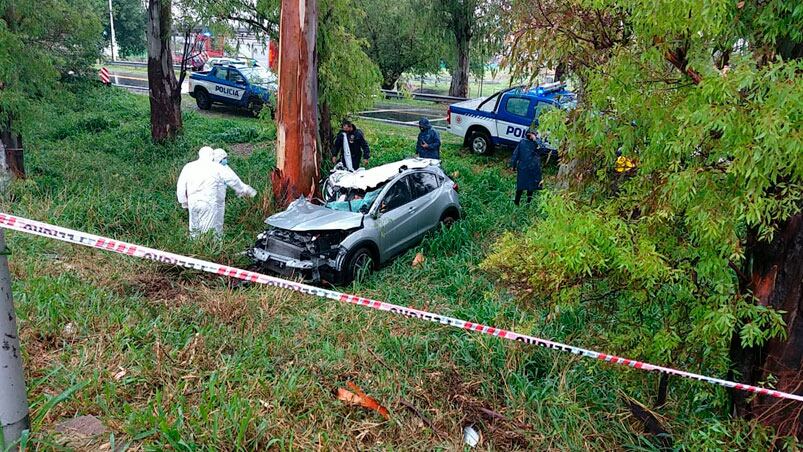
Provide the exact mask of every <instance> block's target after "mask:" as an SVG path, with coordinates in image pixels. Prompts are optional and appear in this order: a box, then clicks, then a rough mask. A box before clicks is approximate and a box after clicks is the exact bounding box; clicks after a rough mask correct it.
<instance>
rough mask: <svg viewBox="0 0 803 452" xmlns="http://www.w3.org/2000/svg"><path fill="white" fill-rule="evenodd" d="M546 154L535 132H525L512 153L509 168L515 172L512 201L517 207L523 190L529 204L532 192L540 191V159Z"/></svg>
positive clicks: (546, 151)
mask: <svg viewBox="0 0 803 452" xmlns="http://www.w3.org/2000/svg"><path fill="white" fill-rule="evenodd" d="M548 152H549V151H548V150H547V149H546V147H545V146H544V143H542V142H541V140H540V139H539V138H538V136H537V135H536V134H535V132H527V135H526V136H525V138H524V139H523V140H521V141H519V144H518V145H517V146H516V149H515V150H514V151H513V157H512V158H511V159H510V167H511V168H513V169H514V170H516V172H517V175H516V198H515V200H514V201H513V203H514V204H516V205H517V206H518V205H519V204H520V203H521V194H522V193H523V192H524V191H525V190H526V191H527V203H529V202H530V201H532V199H533V191H535V190H540V189H541V157H543V156H545V155H546V154H547V153H548Z"/></svg>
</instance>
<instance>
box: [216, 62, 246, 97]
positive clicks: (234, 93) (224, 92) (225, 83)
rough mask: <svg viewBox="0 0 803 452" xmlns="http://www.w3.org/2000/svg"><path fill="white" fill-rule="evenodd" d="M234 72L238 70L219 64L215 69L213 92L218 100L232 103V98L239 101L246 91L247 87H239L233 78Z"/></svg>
mask: <svg viewBox="0 0 803 452" xmlns="http://www.w3.org/2000/svg"><path fill="white" fill-rule="evenodd" d="M232 72H236V73H238V74H239V72H237V70H236V69H232V68H227V67H222V66H218V67H217V70H216V71H215V79H214V85H215V86H214V88H213V90H212V92H211V93H210V94H212V97H213V100H216V101H218V102H226V103H229V104H230V103H231V101H232V100H235V101H239V100H240V98H242V97H243V94H244V93H245V88H242V87H238V86H237V85H236V84H235V83H234V82H233V81H232V80H233V77H234V76H233V75H232Z"/></svg>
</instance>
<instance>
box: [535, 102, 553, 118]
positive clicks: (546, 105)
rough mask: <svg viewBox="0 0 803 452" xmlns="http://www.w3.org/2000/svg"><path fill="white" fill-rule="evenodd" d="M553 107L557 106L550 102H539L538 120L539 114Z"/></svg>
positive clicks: (536, 115) (536, 109)
mask: <svg viewBox="0 0 803 452" xmlns="http://www.w3.org/2000/svg"><path fill="white" fill-rule="evenodd" d="M553 108H555V106H554V105H552V104H550V103H548V102H538V103H537V104H535V120H536V121H537V120H538V117H539V116H541V115H542V114H544V113H546V112H548V111H549V110H551V109H553Z"/></svg>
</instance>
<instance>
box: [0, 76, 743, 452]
mask: <svg viewBox="0 0 803 452" xmlns="http://www.w3.org/2000/svg"><path fill="white" fill-rule="evenodd" d="M73 89H74V91H75V93H74V94H70V95H65V97H64V99H63V102H62V103H61V104H59V105H49V106H43V108H42V111H40V112H39V113H38V114H37V115H36V116H35V117H33V118H30V119H29V120H28V121H26V123H25V126H24V130H23V131H24V133H25V134H26V138H27V143H28V147H27V149H26V166H27V168H28V171H29V178H28V179H27V180H25V181H22V182H18V183H16V184H15V185H14V186H13V189H12V191H11V193H10V195H9V196H6V198H5V199H4V201H3V204H4V205H3V209H4V210H6V211H11V212H13V213H15V214H18V215H21V216H26V217H30V218H34V219H37V220H42V221H47V222H52V223H55V224H58V225H61V226H66V227H71V228H75V229H79V230H84V231H88V232H92V233H96V234H100V235H106V236H110V237H113V238H116V239H121V240H127V241H131V242H135V243H138V244H142V245H147V246H152V247H155V248H160V249H164V250H169V251H174V252H178V253H184V254H190V255H194V256H198V257H201V258H206V259H211V260H215V261H219V262H225V263H230V264H233V265H239V264H245V262H244V261H243V258H242V256H240V255H239V253H240V252H241V251H243V250H244V249H245V248H246V247H247V246H249V245H250V244H251V242H252V241H253V239H254V238H255V235H256V234H257V233H258V232H259V231H261V229H262V221H263V219H264V217H265V215H267V214H268V213H269V209H268V206H269V205H270V203H269V202H268V199H267V197H266V194H267V193H268V191H269V190H268V187H267V174H268V172H269V170H270V168H271V167H272V165H273V164H274V155H273V152H272V151H273V149H272V139H273V133H274V132H273V127H272V126H270V125H266V124H265V123H262V122H259V121H258V120H254V119H251V118H243V117H228V118H226V117H217V116H215V117H206V116H202V115H200V114H199V113H197V112H194V111H189V112H187V113H185V117H184V120H185V133H184V135H183V136H182V137H181V138H179V139H178V140H177V141H176V142H175V143H172V144H170V145H167V146H154V145H152V144H151V143H150V141H149V126H148V101H147V97H144V96H136V95H132V94H129V93H125V92H123V91H120V90H109V89H104V90H100V89H96V88H88V87H81V86H77V87H74V88H73ZM358 126H360V127H361V128H363V129H364V130H365V133H366V137H367V138H368V141H369V142H370V143H371V145H372V152H373V158H372V165H378V164H381V163H385V162H389V161H393V160H396V159H399V158H402V157H405V156H410V155H412V154H413V149H414V140H415V136H416V132H417V130H416V129H414V128H394V127H388V126H382V125H377V124H375V123H369V122H367V121H365V122H361V123H360V124H358ZM442 136H443V139H444V150H443V155H444V167H445V170H446V171H447V173H449V174H451V175H452V176H453V177H454V178H455V179H456V180H457V182H458V183H459V185H460V193H461V200H462V202H463V205H464V207H465V212H466V217H465V219H463V220H462V221H460V222H458V223H457V224H456V225H455V226H454V227H453V228H451V229H449V230H443V231H440V232H438V233H435V234H432V235H431V236H429V237H427V238H426V239H425V240H424V242H423V243H422V244H421V245H419V246H418V247H416V248H415V249H413V250H410V251H408V252H407V253H405V254H404V255H402V256H400V257H399V258H398V259H396V260H395V261H394V262H393V263H391V264H390V265H388V266H387V267H385V268H383V269H382V270H381V271H380V272H378V273H376V274H375V275H374V276H373V277H371V278H370V279H369V280H368V281H367V282H366V283H364V284H362V285H359V286H353V287H350V288H348V290H349V291H351V292H353V293H357V294H360V295H364V296H368V297H373V298H377V299H381V300H386V301H388V302H391V303H397V304H402V305H409V306H414V307H417V308H423V309H428V310H431V311H434V312H438V313H442V314H446V315H451V316H455V317H460V318H463V319H466V320H472V321H476V322H482V323H487V324H491V325H495V326H499V327H502V328H509V329H514V330H516V331H519V332H522V333H531V334H534V335H539V336H542V337H549V338H554V339H557V340H561V341H567V342H570V343H573V344H577V345H585V346H591V345H595V344H596V343H595V341H596V340H595V337H594V335H593V329H591V328H590V325H591V324H592V323H591V321H590V320H589V319H587V318H585V317H584V315H583V313H582V312H580V311H578V312H571V313H566V314H564V315H561V316H554V315H550V308H549V307H548V306H543V305H542V303H541V302H540V301H539V300H534V299H530V298H528V297H526V294H519V296H518V297H514V296H513V295H511V294H510V293H509V292H508V291H507V290H506V289H505V288H504V287H502V286H500V285H499V284H498V282H497V281H495V280H494V279H493V277H491V276H489V275H487V274H485V273H483V272H481V271H480V270H479V269H478V264H479V263H480V262H481V261H482V259H483V257H484V256H485V255H486V254H487V252H488V250H489V247H490V246H491V245H492V243H493V240H494V238H496V237H497V236H498V235H499V234H501V233H503V232H504V231H508V230H516V229H521V228H524V227H525V226H527V225H528V224H530V223H531V222H532V221H534V220H535V219H536V218H537V217H538V215H539V214H538V209H537V202H536V203H534V205H532V206H530V207H527V208H521V209H514V208H513V206H512V202H511V201H510V198H511V195H512V189H513V184H514V177H513V175H512V174H510V173H509V172H507V171H506V170H504V165H503V163H504V160H505V158H506V157H507V155H508V153H506V152H504V151H502V152H499V153H498V154H497V155H496V156H494V157H490V158H479V157H474V156H471V155H467V154H466V153H465V151H463V150H461V149H460V147H459V144H460V139H459V138H457V137H453V136H451V135H448V134H446V133H444V134H443V135H442ZM241 142H253V143H259V144H257V145H256V146H255V147H254V150H253V152H252V153H250V154H248V155H240V154H234V155H232V156H230V158H229V160H230V164H231V166H232V167H233V168H234V169H235V171H237V172H238V174H239V175H240V176H241V177H242V178H243V179H244V180H245V181H246V182H248V183H250V184H251V185H252V186H254V187H256V188H257V189H258V190H259V195H258V197H257V198H256V199H255V200H240V199H237V198H236V197H233V196H232V195H231V194H230V195H229V196H230V198H229V202H228V204H227V211H226V230H225V240H224V241H223V242H222V243H220V244H216V243H214V242H211V241H208V240H207V241H204V240H202V241H200V242H191V241H189V240H188V238H187V234H186V223H187V220H186V214H185V212H184V211H183V210H182V209H181V208H180V207H179V206H178V205H177V204H176V202H175V199H174V197H175V194H174V191H175V185H174V184H175V180H176V178H177V176H178V172H179V171H180V169H181V167H182V165H183V164H184V163H186V162H187V161H189V160H192V159H194V158H195V154H196V152H197V149H198V148H199V147H200V146H201V145H204V144H210V145H218V146H224V147H227V146H231V145H233V144H235V143H241ZM551 171H553V172H554V169H551ZM8 240H9V242H10V246H11V248H12V249H13V252H14V254H13V257H12V259H11V263H12V272H13V275H14V278H15V286H14V292H15V296H16V303H17V307H18V311H19V318H20V329H21V338H22V344H23V347H24V356H25V364H26V372H27V381H28V391H29V399H30V402H31V407H32V413H33V416H32V419H33V420H34V422H33V428H34V431H33V435H32V437H31V439H30V444H32V445H33V446H34V447H36V448H41V449H53V448H57V447H58V446H59V445H61V444H63V442H64V439H63V438H62V437H61V436H59V435H58V434H56V433H55V432H54V425H55V424H56V423H57V422H58V421H59V420H61V419H64V418H69V417H73V416H75V415H89V414H91V415H95V416H97V417H99V418H100V419H101V420H102V421H103V422H104V424H105V425H106V426H107V428H108V429H109V433H108V434H107V435H105V436H103V437H102V438H100V439H99V440H98V441H97V442H96V443H93V445H92V446H91V447H87V448H88V449H97V448H98V447H101V446H105V447H110V446H111V444H112V443H113V444H114V445H115V446H119V445H125V446H127V447H129V448H131V449H143V450H165V449H171V450H257V449H266V448H276V449H311V448H324V449H336V450H340V449H348V450H356V449H366V448H368V449H426V450H430V449H448V450H454V449H461V448H462V447H463V445H462V428H463V427H464V426H465V425H469V424H473V425H475V426H476V428H477V429H478V430H479V431H480V432H482V435H483V440H482V443H481V447H482V448H484V449H521V450H547V449H570V450H577V449H595V450H599V449H606V450H607V449H618V448H636V449H645V448H646V449H649V448H651V447H654V446H653V442H651V441H654V440H651V439H650V438H649V437H646V436H643V435H641V434H640V432H641V431H642V430H641V428H642V427H641V426H640V425H638V424H637V423H636V422H635V421H634V420H633V419H632V418H631V417H630V415H629V413H628V411H627V410H626V407H625V406H626V405H625V400H627V398H628V397H635V398H637V399H640V400H647V401H649V400H650V399H651V398H652V397H653V396H654V387H655V384H656V381H657V379H656V378H655V377H654V376H651V375H646V374H635V373H633V372H629V371H626V370H621V369H615V370H614V369H611V368H609V367H606V366H603V365H599V364H597V363H593V362H588V361H584V360H579V359H578V358H575V357H572V356H570V355H569V356H567V355H564V354H558V353H557V352H553V351H549V350H544V349H536V348H533V347H527V346H523V345H520V344H515V343H509V342H504V341H500V340H497V339H494V338H489V337H481V336H479V335H472V334H467V333H465V332H463V331H459V330H454V329H449V328H446V327H442V326H438V325H434V324H430V323H423V322H420V321H415V320H410V319H405V318H397V317H390V316H389V315H388V314H385V313H378V312H374V311H368V310H364V309H362V308H359V307H355V306H350V305H340V304H337V303H334V302H331V301H326V300H320V299H316V298H311V297H307V296H300V295H297V294H293V293H289V292H283V291H279V290H276V289H270V288H265V287H252V288H247V289H241V290H234V291H233V290H230V289H228V288H227V284H226V281H224V280H222V279H221V278H217V277H214V276H209V275H203V274H199V273H197V272H193V271H189V270H182V269H176V268H171V267H167V266H163V265H157V264H154V263H150V262H141V261H136V260H132V259H127V258H123V257H120V256H117V255H110V254H105V253H102V252H99V251H95V250H89V249H82V248H78V247H75V246H71V245H67V244H62V243H58V242H54V241H48V240H45V239H41V238H35V237H31V236H26V235H23V234H19V233H10V234H8ZM416 253H422V254H423V255H424V256H425V257H426V261H425V263H424V264H423V265H422V266H420V267H415V268H414V267H413V266H412V265H411V263H412V260H413V257H414V256H415V254H416ZM596 345H599V344H596ZM602 345H603V346H604V345H606V344H602ZM346 381H353V382H355V383H356V384H357V385H359V386H360V387H362V388H363V389H364V390H365V391H366V392H367V393H368V394H369V395H371V396H373V397H375V398H376V399H377V400H379V401H380V402H381V403H383V404H384V405H385V406H387V407H388V408H389V409H390V412H391V414H390V419H388V420H385V419H383V418H382V417H380V416H379V415H377V414H376V413H374V412H370V411H365V410H362V409H360V408H355V407H352V406H347V405H344V404H343V403H342V402H340V401H338V400H337V399H336V398H335V397H334V396H333V391H334V390H335V389H336V388H337V387H340V386H344V385H345V382H346ZM686 389H688V386H680V385H676V386H673V387H672V389H671V391H670V402H669V405H668V408H667V409H666V410H667V412H669V413H684V414H685V413H690V412H692V411H691V409H690V407H689V406H687V405H686V402H684V401H683V400H684V398H683V397H682V395H681V394H682V393H683V392H684V391H685V390H686ZM60 395H61V397H59V396H60ZM686 399H688V398H686ZM408 406H414V407H416V409H417V410H418V412H419V413H418V414H417V413H415V412H414V411H413V410H411V409H410V408H408ZM695 409H696V410H697V411H696V412H694V414H693V415H692V414H690V415H688V417H687V418H682V419H678V420H676V421H672V425H674V426H675V427H676V428H677V430H678V431H679V432H684V433H682V434H681V435H680V437H690V436H688V435H690V434H691V433H695V432H702V433H701V434H704V438H706V439H709V438H710V437H712V436H713V437H714V438H720V437H722V438H724V439H723V441H731V439H730V438H731V437H730V436H728V435H726V434H724V433H722V434H720V433H717V432H719V431H718V430H714V433H710V432H709V429H716V428H720V429H722V427H721V423H720V421H719V419H718V418H717V417H716V416H714V415H712V414H710V413H709V412H708V411H706V406H705V401H702V402H699V403H697V404H696V406H695ZM422 417H423V418H426V420H424V419H422ZM700 419H707V420H709V421H710V423H709V425H708V426H707V427H699V426H697V427H689V424H694V423H695V422H698V421H699V420H700ZM722 430H723V431H724V429H722ZM686 432H691V433H686ZM683 435H687V436H683ZM717 435H719V436H717ZM745 441H747V440H746V439H745ZM717 444H719V443H717ZM722 444H732V443H728V442H723V443H722ZM739 444H743V443H739Z"/></svg>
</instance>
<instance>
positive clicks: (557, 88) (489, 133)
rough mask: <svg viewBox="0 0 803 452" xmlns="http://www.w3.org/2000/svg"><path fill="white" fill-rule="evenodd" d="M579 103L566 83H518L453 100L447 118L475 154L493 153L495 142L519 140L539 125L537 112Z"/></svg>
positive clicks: (505, 143)
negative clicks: (482, 94)
mask: <svg viewBox="0 0 803 452" xmlns="http://www.w3.org/2000/svg"><path fill="white" fill-rule="evenodd" d="M576 105H577V100H576V97H575V95H574V94H573V93H572V92H571V91H568V90H566V84H565V83H550V84H546V85H541V86H537V87H535V88H526V87H523V86H518V87H513V88H508V89H505V90H502V91H499V92H497V93H495V94H493V95H491V96H489V97H482V98H478V99H471V100H467V101H464V102H459V103H456V104H452V105H450V106H449V110H448V111H447V113H446V122H447V124H448V130H449V132H450V133H453V134H455V135H458V136H460V137H462V138H463V144H464V145H465V146H467V147H468V148H469V149H471V150H472V151H473V152H474V153H475V154H490V153H491V152H493V150H494V147H496V146H515V145H516V144H518V142H519V141H521V139H522V138H524V134H525V132H527V130H528V129H530V128H536V127H538V116H539V115H541V114H542V113H543V112H544V111H546V110H548V109H550V108H564V109H571V108H574V107H575V106H576Z"/></svg>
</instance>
